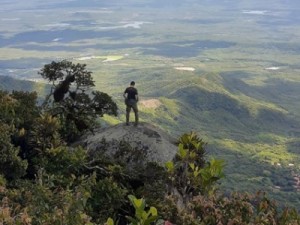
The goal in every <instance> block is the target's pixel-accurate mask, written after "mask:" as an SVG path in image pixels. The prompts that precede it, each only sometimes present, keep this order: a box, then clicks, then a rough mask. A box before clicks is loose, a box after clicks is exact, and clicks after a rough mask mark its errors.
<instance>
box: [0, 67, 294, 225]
mask: <svg viewBox="0 0 300 225" xmlns="http://www.w3.org/2000/svg"><path fill="white" fill-rule="evenodd" d="M40 74H41V75H42V77H44V78H45V79H48V80H49V81H50V82H51V83H52V89H51V91H50V93H49V95H48V97H47V98H46V100H45V102H44V104H43V105H42V106H40V105H38V104H37V103H36V102H37V94H36V93H32V92H22V91H13V92H10V93H9V92H5V91H0V119H1V121H0V171H1V172H0V200H1V201H0V224H7V225H10V224H11V225H12V224H24V225H25V224H33V225H35V224H43V225H45V224H61V225H63V224H70V225H77V224H78V225H79V224H86V225H92V224H106V225H113V224H119V225H122V224H131V225H138V224H139V225H150V224H165V225H166V224H169V225H170V224H178V225H179V224H182V225H196V224H197V225H198V224H203V225H204V224H205V225H207V224H211V225H215V224H236V225H241V224H268V225H269V224H274V225H275V224H276V225H277V224H278V225H279V224H280V225H281V224H282V225H283V224H286V225H287V224H290V225H296V224H299V223H300V215H299V212H297V210H296V209H289V208H281V207H279V206H278V205H277V204H276V203H275V202H273V201H272V200H271V199H270V198H269V197H268V194H267V193H262V192H259V193H256V194H247V193H222V192H220V191H218V185H219V182H220V181H221V179H222V178H223V177H224V171H223V169H224V161H222V160H220V159H215V158H210V159H207V151H206V148H205V146H206V143H205V142H203V140H202V139H201V138H200V137H199V136H197V134H195V133H193V132H191V133H188V134H183V135H182V136H181V137H180V138H179V140H178V143H177V145H178V153H177V155H176V156H175V158H174V159H173V160H172V161H170V162H166V164H165V165H158V164H156V163H153V162H146V161H143V155H142V152H139V151H137V150H136V149H133V148H131V146H130V145H129V144H128V143H124V142H122V141H120V143H119V147H118V149H117V151H116V153H115V155H113V156H109V154H106V149H105V147H103V149H99V150H98V151H97V152H95V151H94V152H89V151H88V150H86V149H84V148H83V147H72V143H73V142H74V141H76V140H77V138H78V137H80V136H81V135H82V134H83V133H84V132H85V131H87V130H91V129H93V127H94V126H95V125H96V124H95V121H96V120H95V118H97V117H98V116H103V115H104V114H111V115H116V112H117V110H116V109H117V108H116V107H117V106H116V104H115V103H114V102H113V101H112V99H111V98H110V96H108V95H107V94H105V93H100V92H90V88H91V87H92V86H93V79H92V76H91V73H90V72H89V71H87V70H86V69H85V65H81V64H73V63H71V62H67V61H62V62H59V63H56V62H53V63H51V64H48V65H45V66H44V68H43V69H42V70H41V71H40ZM84 106H85V107H84ZM102 141H103V143H105V140H102ZM104 146H105V145H104ZM135 154H139V155H138V157H136V155H135ZM134 159H139V160H134Z"/></svg>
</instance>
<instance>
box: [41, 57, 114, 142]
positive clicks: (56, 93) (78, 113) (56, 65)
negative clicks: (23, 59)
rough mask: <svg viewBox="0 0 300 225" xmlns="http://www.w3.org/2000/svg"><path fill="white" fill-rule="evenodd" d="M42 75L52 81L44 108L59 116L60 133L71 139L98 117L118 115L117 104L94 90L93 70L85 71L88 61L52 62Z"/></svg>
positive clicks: (42, 70)
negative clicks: (75, 62) (77, 62)
mask: <svg viewBox="0 0 300 225" xmlns="http://www.w3.org/2000/svg"><path fill="white" fill-rule="evenodd" d="M39 74H40V75H41V76H42V77H43V78H44V79H47V80H48V81H49V82H51V83H52V88H51V91H50V93H49V95H48V96H47V97H46V99H45V101H44V103H43V108H44V110H46V111H47V112H49V113H50V114H51V115H53V116H56V117H58V118H59V119H60V121H61V125H62V127H61V134H62V135H63V137H64V138H65V140H67V141H68V142H70V141H73V140H74V139H75V138H76V137H77V136H78V135H80V134H82V132H83V131H85V130H88V129H92V128H93V126H94V125H95V121H96V118H97V117H98V116H100V117H101V116H103V115H104V114H110V115H117V110H118V108H117V105H116V103H115V102H114V101H113V100H112V98H111V97H110V96H109V95H107V94H106V93H103V92H100V91H92V87H94V86H95V85H94V81H93V78H92V72H90V71H87V70H86V65H85V64H74V63H72V62H70V61H66V60H63V61H61V62H52V63H50V64H47V65H45V66H44V68H43V69H41V71H40V72H39Z"/></svg>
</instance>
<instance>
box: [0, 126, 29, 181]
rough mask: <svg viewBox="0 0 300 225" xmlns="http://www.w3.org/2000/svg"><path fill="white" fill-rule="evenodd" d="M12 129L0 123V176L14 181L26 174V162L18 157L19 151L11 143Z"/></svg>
mask: <svg viewBox="0 0 300 225" xmlns="http://www.w3.org/2000/svg"><path fill="white" fill-rule="evenodd" d="M12 131H13V128H11V127H10V126H8V125H6V124H3V123H0V175H1V173H2V174H3V175H4V176H5V177H6V178H7V179H15V178H19V177H22V176H24V175H25V174H26V168H27V161H26V160H22V159H21V158H20V157H19V151H20V149H19V148H18V147H15V146H14V145H13V144H12V143H11V133H12Z"/></svg>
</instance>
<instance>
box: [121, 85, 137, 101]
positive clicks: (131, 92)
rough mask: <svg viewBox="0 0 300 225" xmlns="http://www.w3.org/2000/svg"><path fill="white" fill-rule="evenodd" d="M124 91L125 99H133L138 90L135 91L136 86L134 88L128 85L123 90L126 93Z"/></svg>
mask: <svg viewBox="0 0 300 225" xmlns="http://www.w3.org/2000/svg"><path fill="white" fill-rule="evenodd" d="M126 93H127V99H134V100H136V98H135V96H136V95H137V94H138V91H137V89H136V88H134V87H128V88H126V90H125V91H124V94H126Z"/></svg>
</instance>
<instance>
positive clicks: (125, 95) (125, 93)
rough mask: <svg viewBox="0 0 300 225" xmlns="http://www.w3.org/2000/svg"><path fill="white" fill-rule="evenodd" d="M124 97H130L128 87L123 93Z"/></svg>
mask: <svg viewBox="0 0 300 225" xmlns="http://www.w3.org/2000/svg"><path fill="white" fill-rule="evenodd" d="M123 97H124V98H125V99H127V97H128V94H127V89H126V90H125V91H124V93H123Z"/></svg>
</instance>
